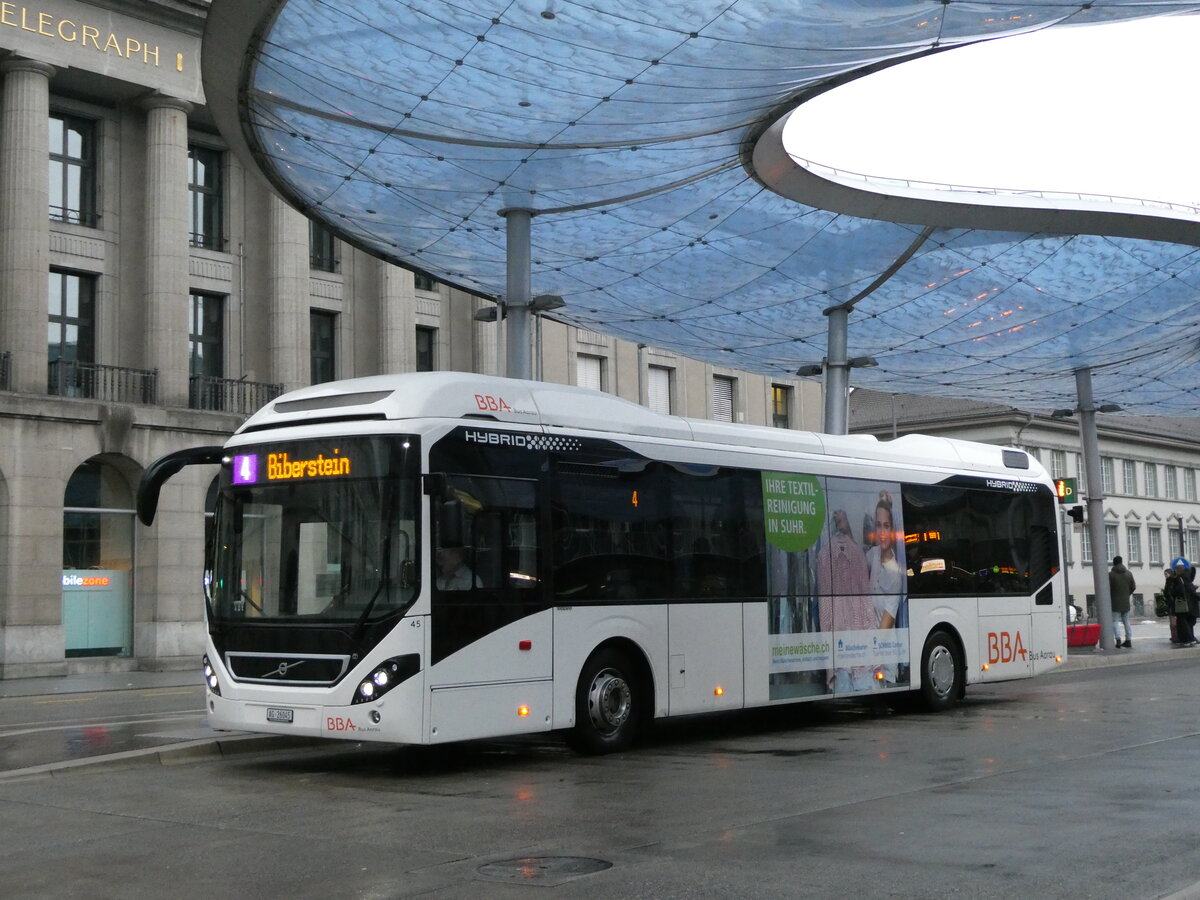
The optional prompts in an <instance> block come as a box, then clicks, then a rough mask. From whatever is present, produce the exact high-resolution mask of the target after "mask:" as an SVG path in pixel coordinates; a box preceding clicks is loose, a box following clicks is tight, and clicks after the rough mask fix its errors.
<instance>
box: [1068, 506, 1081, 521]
mask: <svg viewBox="0 0 1200 900" xmlns="http://www.w3.org/2000/svg"><path fill="white" fill-rule="evenodd" d="M1067 515H1068V516H1070V517H1071V518H1072V519H1074V520H1075V521H1076V522H1078V523H1079V524H1080V525H1082V524H1083V507H1082V506H1072V507H1071V508H1070V509H1068V510H1067Z"/></svg>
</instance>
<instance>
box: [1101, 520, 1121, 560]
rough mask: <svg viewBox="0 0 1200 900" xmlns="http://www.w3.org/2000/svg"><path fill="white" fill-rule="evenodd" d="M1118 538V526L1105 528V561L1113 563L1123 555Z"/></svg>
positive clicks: (1106, 526)
mask: <svg viewBox="0 0 1200 900" xmlns="http://www.w3.org/2000/svg"><path fill="white" fill-rule="evenodd" d="M1119 540H1120V539H1119V538H1118V537H1117V526H1116V525H1105V526H1104V559H1105V561H1106V562H1107V561H1111V560H1112V559H1113V558H1114V557H1117V556H1120V555H1121V545H1120V543H1119Z"/></svg>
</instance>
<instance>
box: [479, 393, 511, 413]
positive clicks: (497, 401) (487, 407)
mask: <svg viewBox="0 0 1200 900" xmlns="http://www.w3.org/2000/svg"><path fill="white" fill-rule="evenodd" d="M475 405H476V406H478V407H479V408H480V409H482V410H484V411H485V412H512V407H511V406H509V405H508V402H507V401H506V400H505V399H504V398H503V397H493V396H492V395H491V394H476V395H475Z"/></svg>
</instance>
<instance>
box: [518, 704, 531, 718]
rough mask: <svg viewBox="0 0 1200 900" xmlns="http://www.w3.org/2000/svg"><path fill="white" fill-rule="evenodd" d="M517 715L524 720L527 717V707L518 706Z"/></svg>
mask: <svg viewBox="0 0 1200 900" xmlns="http://www.w3.org/2000/svg"><path fill="white" fill-rule="evenodd" d="M517 715H518V716H520V717H521V718H522V719H523V718H525V717H526V716H527V715H529V707H528V706H525V705H521V706H518V707H517Z"/></svg>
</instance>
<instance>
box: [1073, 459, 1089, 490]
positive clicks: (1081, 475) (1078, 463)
mask: <svg viewBox="0 0 1200 900" xmlns="http://www.w3.org/2000/svg"><path fill="white" fill-rule="evenodd" d="M1075 480H1076V481H1078V482H1079V493H1080V494H1081V495H1082V496H1084V497H1086V496H1087V491H1088V487H1087V469H1086V468H1085V467H1084V465H1083V457H1082V456H1080V455H1079V454H1078V453H1076V454H1075Z"/></svg>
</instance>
